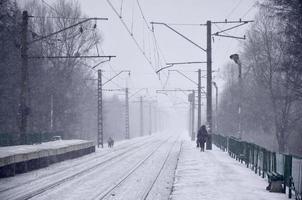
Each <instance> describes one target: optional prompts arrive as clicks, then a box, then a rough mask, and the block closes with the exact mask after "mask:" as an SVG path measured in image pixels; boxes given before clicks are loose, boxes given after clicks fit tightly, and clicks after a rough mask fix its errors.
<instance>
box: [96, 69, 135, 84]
mask: <svg viewBox="0 0 302 200" xmlns="http://www.w3.org/2000/svg"><path fill="white" fill-rule="evenodd" d="M124 72H128V75H129V76H130V71H129V70H122V71H120V72H119V73H118V74H116V75H115V76H113V77H112V78H110V79H109V80H107V81H106V82H105V83H103V84H102V86H104V85H106V84H107V83H109V82H110V81H112V80H113V79H115V78H116V77H117V76H119V75H120V74H122V73H124Z"/></svg>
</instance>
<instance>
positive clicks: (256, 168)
mask: <svg viewBox="0 0 302 200" xmlns="http://www.w3.org/2000/svg"><path fill="white" fill-rule="evenodd" d="M258 154H259V152H258V147H256V160H255V161H256V162H255V174H257V172H258Z"/></svg>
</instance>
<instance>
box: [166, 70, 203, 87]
mask: <svg viewBox="0 0 302 200" xmlns="http://www.w3.org/2000/svg"><path fill="white" fill-rule="evenodd" d="M169 72H177V73H179V74H180V75H182V76H183V77H185V78H186V79H187V80H189V81H191V82H192V83H194V84H196V85H198V83H196V82H195V81H193V80H192V79H190V78H189V77H188V76H186V75H185V74H184V73H182V72H180V71H179V70H169Z"/></svg>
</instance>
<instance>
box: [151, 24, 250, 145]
mask: <svg viewBox="0 0 302 200" xmlns="http://www.w3.org/2000/svg"><path fill="white" fill-rule="evenodd" d="M249 22H253V21H251V20H250V21H243V20H241V19H239V21H227V20H225V21H221V22H211V21H210V20H208V21H207V23H206V24H202V25H206V27H207V49H204V48H202V47H201V46H199V45H198V44H197V43H195V42H193V41H192V40H190V39H189V38H188V37H186V36H185V35H183V34H181V33H180V32H178V31H177V30H175V29H174V28H172V27H171V26H169V25H168V24H166V23H163V22H151V24H152V25H155V24H157V25H163V26H165V27H167V28H168V29H170V30H171V31H173V32H175V33H176V34H177V35H179V36H181V37H182V38H183V39H185V40H186V41H188V42H190V43H191V44H192V45H194V46H195V47H197V48H199V49H201V50H202V51H204V52H206V54H207V123H208V127H209V139H208V142H207V146H206V149H209V150H210V149H212V137H211V134H212V43H211V41H212V40H211V39H212V35H213V36H220V37H226V38H235V39H246V38H245V36H244V37H237V36H232V35H229V34H222V33H225V32H227V31H230V30H232V29H235V28H238V27H240V26H243V25H245V24H247V23H249ZM212 23H213V24H236V25H234V26H232V27H229V28H226V29H224V30H220V31H218V32H216V33H214V34H212V30H211V29H212ZM199 25H200V24H199ZM199 110H200V109H199V108H198V111H199ZM198 123H199V120H198ZM198 128H199V127H198Z"/></svg>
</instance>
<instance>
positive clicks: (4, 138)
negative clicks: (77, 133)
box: [0, 132, 62, 146]
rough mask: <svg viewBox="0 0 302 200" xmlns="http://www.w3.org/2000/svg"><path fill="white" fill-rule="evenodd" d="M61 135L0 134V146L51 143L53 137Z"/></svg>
mask: <svg viewBox="0 0 302 200" xmlns="http://www.w3.org/2000/svg"><path fill="white" fill-rule="evenodd" d="M61 135H62V133H60V132H39V133H26V134H24V135H20V134H17V133H0V146H13V145H24V144H28V145H29V144H38V143H42V142H48V141H51V140H52V138H53V136H61Z"/></svg>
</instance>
